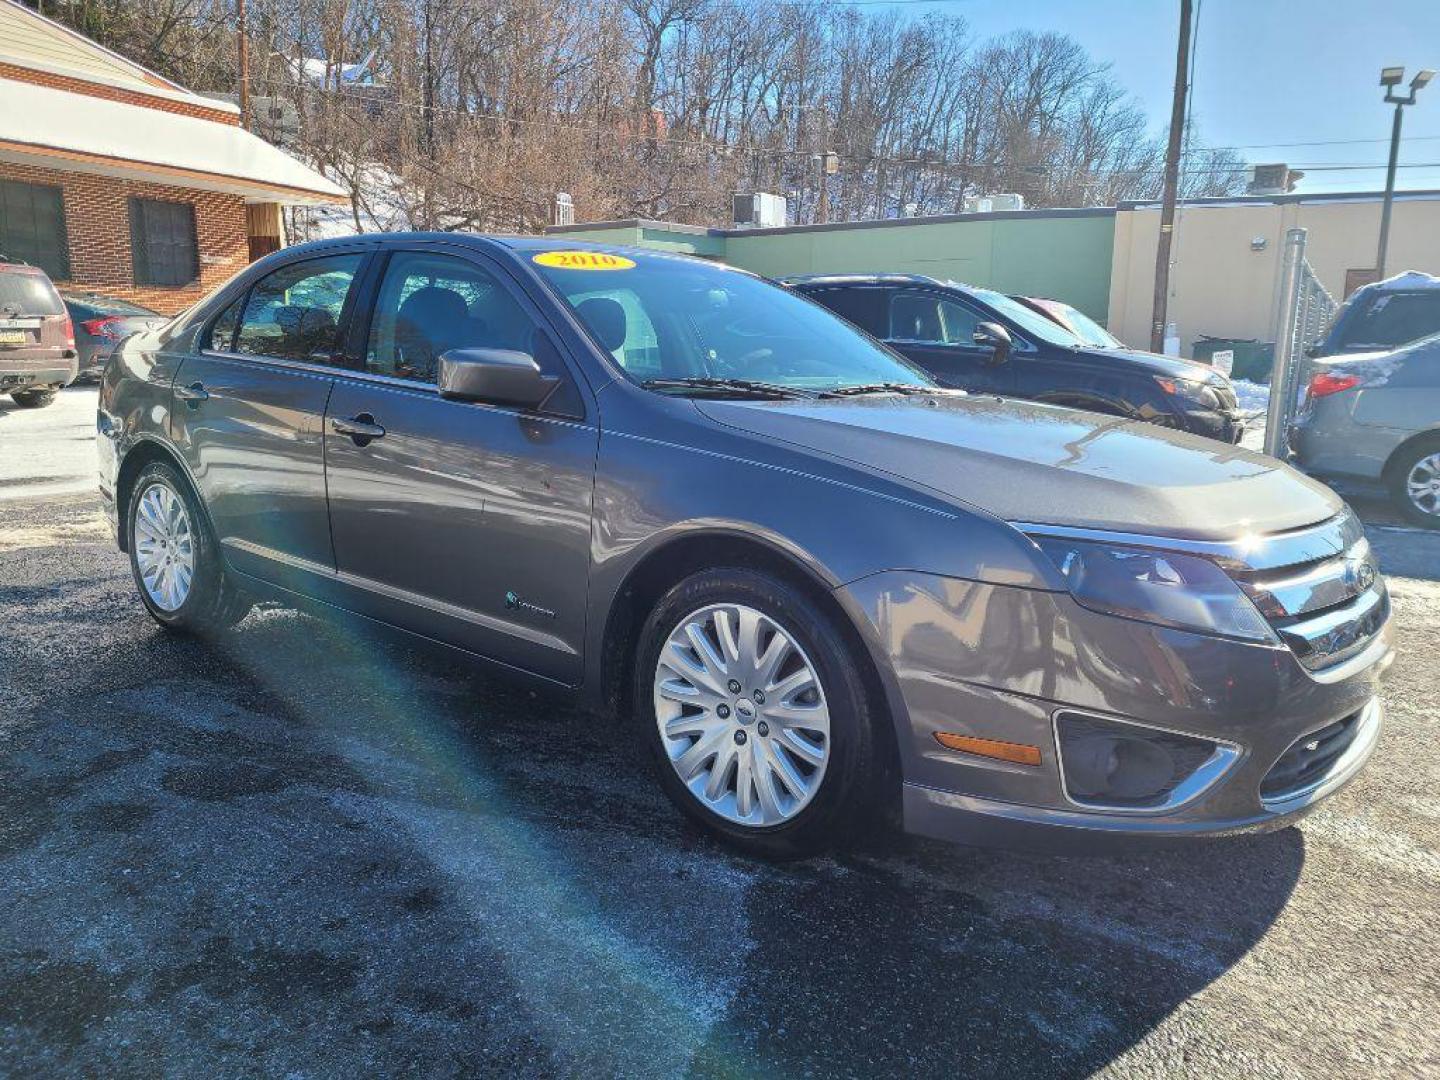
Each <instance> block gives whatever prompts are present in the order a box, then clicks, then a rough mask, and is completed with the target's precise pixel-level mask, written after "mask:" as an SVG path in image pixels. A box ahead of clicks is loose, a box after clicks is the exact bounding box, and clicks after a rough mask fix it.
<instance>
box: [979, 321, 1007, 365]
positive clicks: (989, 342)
mask: <svg viewBox="0 0 1440 1080" xmlns="http://www.w3.org/2000/svg"><path fill="white" fill-rule="evenodd" d="M973 340H974V342H975V344H976V345H983V346H986V347H988V348H991V349H994V350H995V355H994V356H992V357H991V358H990V363H992V364H1003V363H1005V361H1006V360H1009V359H1010V346H1011V344H1012V342H1011V340H1010V331H1008V330H1006V329H1005V328H1004V327H1003V326H1001V325H1000V324H999V323H993V322H982V323H981V324H980V325H979V326H977V327H975V334H974V336H973Z"/></svg>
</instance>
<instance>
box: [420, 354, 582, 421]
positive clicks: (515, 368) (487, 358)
mask: <svg viewBox="0 0 1440 1080" xmlns="http://www.w3.org/2000/svg"><path fill="white" fill-rule="evenodd" d="M436 383H437V384H438V385H439V387H440V396H441V397H443V398H450V399H452V400H455V401H481V402H484V403H485V404H487V405H512V406H515V407H518V408H521V409H533V408H535V407H537V406H539V405H541V404H543V403H544V401H545V399H546V398H548V397H549V396H550V395H551V393H553V392H554V390H555V387H556V386H558V385H559V384H560V380H559V379H557V378H555V377H554V376H553V375H544V374H542V373H541V371H540V365H539V364H537V363H536V362H535V358H534V357H533V356H531V355H530V354H529V353H525V352H518V351H516V350H514V349H451V350H449V351H448V352H444V353H441V354H440V363H439V370H438V371H437V372H436Z"/></svg>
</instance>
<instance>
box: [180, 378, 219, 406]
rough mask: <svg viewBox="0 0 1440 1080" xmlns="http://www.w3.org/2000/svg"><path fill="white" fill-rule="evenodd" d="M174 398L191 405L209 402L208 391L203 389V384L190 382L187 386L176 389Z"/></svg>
mask: <svg viewBox="0 0 1440 1080" xmlns="http://www.w3.org/2000/svg"><path fill="white" fill-rule="evenodd" d="M175 396H176V397H178V398H179V399H180V400H181V401H188V402H190V403H191V404H192V405H193V404H195V403H196V402H199V401H209V400H210V391H209V390H206V389H205V384H204V383H202V382H192V383H191V384H190V385H189V386H178V387H176V388H175Z"/></svg>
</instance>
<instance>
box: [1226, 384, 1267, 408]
mask: <svg viewBox="0 0 1440 1080" xmlns="http://www.w3.org/2000/svg"><path fill="white" fill-rule="evenodd" d="M1230 385H1231V386H1233V387H1234V388H1235V396H1236V397H1237V398H1238V399H1239V401H1240V411H1241V412H1244V413H1259V414H1261V415H1262V416H1263V415H1264V414H1265V410H1266V409H1268V408H1270V387H1268V386H1265V385H1264V384H1262V383H1257V382H1251V381H1250V380H1249V379H1231V380H1230Z"/></svg>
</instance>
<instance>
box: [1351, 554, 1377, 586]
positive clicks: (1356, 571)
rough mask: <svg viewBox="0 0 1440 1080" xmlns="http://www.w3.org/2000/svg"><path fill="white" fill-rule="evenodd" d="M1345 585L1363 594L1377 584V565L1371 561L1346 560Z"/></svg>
mask: <svg viewBox="0 0 1440 1080" xmlns="http://www.w3.org/2000/svg"><path fill="white" fill-rule="evenodd" d="M1345 584H1346V585H1349V586H1350V587H1351V588H1352V589H1354V590H1355V591H1356V592H1357V593H1363V592H1365V591H1366V590H1368V589H1369V588H1370V586H1372V585H1374V584H1375V564H1374V563H1372V562H1371V561H1370V560H1369V559H1346V560H1345Z"/></svg>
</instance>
